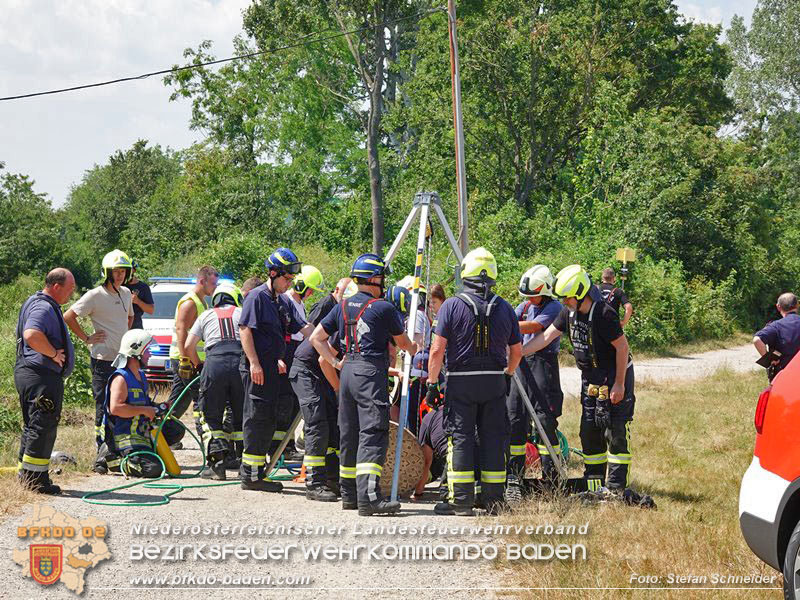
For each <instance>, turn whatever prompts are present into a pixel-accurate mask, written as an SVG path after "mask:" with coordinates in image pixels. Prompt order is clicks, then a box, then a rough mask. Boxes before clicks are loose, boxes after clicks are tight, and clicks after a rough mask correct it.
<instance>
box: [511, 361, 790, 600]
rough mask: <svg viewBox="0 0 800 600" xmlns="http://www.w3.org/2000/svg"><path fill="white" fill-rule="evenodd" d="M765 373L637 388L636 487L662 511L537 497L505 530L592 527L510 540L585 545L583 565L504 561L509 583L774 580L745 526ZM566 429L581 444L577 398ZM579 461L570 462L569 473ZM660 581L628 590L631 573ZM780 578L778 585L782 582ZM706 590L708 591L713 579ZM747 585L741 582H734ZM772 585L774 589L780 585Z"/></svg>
mask: <svg viewBox="0 0 800 600" xmlns="http://www.w3.org/2000/svg"><path fill="white" fill-rule="evenodd" d="M765 385H766V380H765V378H764V376H763V374H761V373H759V374H732V373H730V372H727V371H719V372H718V373H717V374H715V375H714V376H712V377H710V378H707V379H704V380H700V381H698V382H694V383H691V384H679V383H676V382H659V383H648V384H647V385H646V386H643V388H642V389H637V405H636V415H635V418H634V421H633V424H632V440H633V443H632V449H633V453H634V459H633V460H634V462H633V470H632V475H633V486H634V487H635V488H636V489H637V490H639V491H642V492H646V493H648V494H651V495H652V496H653V498H654V499H655V501H656V502H657V504H658V510H656V511H651V510H643V509H638V508H631V507H625V506H621V505H608V504H603V505H594V506H585V505H581V504H580V503H579V502H577V501H576V500H574V499H562V500H560V501H555V502H545V501H536V500H530V501H528V502H526V503H525V504H524V505H523V507H522V508H521V509H520V510H517V511H515V512H514V513H509V514H507V515H505V516H504V517H502V518H501V519H502V522H503V523H506V524H516V525H527V524H534V525H536V524H546V523H553V524H557V523H563V524H575V525H580V524H583V523H586V522H588V523H589V534H588V535H587V536H574V537H571V538H570V537H563V536H550V537H549V538H548V537H547V536H525V535H522V536H511V537H509V538H508V539H506V541H507V542H509V543H553V544H556V543H565V542H566V543H576V542H577V543H584V545H585V546H586V548H587V551H588V558H587V561H586V562H585V563H583V562H582V561H578V562H572V561H552V562H541V563H538V562H536V561H525V560H522V561H513V562H504V563H500V565H499V566H500V567H501V568H503V569H504V570H505V573H506V575H505V577H504V584H505V585H506V586H509V587H511V586H520V587H537V588H586V587H598V588H629V587H637V585H638V587H670V586H668V584H667V582H666V578H667V576H668V575H669V574H671V573H673V574H680V575H707V576H709V578H710V577H711V575H712V574H715V573H717V574H724V575H742V576H744V575H753V574H763V575H767V576H769V575H777V573H776V572H775V571H774V570H772V569H771V568H770V567H768V566H766V565H765V564H763V563H762V562H761V561H760V560H758V559H757V558H756V557H755V556H754V555H753V554H752V552H751V551H750V550H749V548H748V547H747V545H746V544H745V542H744V539H743V538H742V535H741V532H740V531H739V524H738V492H739V482H740V480H741V477H742V475H743V473H744V471H745V469H746V468H747V466H748V464H749V463H750V460H751V458H752V449H753V443H754V439H755V431H754V428H753V424H752V423H753V413H754V411H755V404H756V400H757V397H758V394H759V392H760V391H761V390H762V389H763V388H764V387H765ZM564 413H565V416H564V417H562V419H561V429H562V430H563V431H564V433H565V434H566V435H567V438H568V439H569V441H570V444H571V445H572V446H579V445H580V440H579V438H578V418H579V413H580V411H579V408H578V406H577V403H576V401H574V400H573V401H572V402H571V403H570V402H569V401H567V404H566V405H565V407H564ZM581 472H582V465H581V464H580V462H579V461H577V460H574V459H573V460H572V461H571V472H570V476H573V477H575V476H580V475H581ZM635 573H638V574H642V575H655V576H658V577H660V582H659V583H655V584H636V583H634V584H631V582H630V578H631V576H632V575H633V574H635ZM781 581H782V580H781V578H780V577H778V578H777V579H776V580H775V584H774V585H780V584H781ZM707 585H708V586H710V585H711V583H710V579H709V583H708V584H707ZM734 587H743V586H734ZM773 587H774V586H773ZM779 594H780V592H778V591H774V590H773V591H768V590H761V591H754V590H746V591H733V590H727V591H725V590H712V591H699V590H698V591H694V592H693V591H692V590H688V591H687V590H678V589H665V590H663V591H652V590H651V591H644V590H638V591H632V590H609V589H601V590H591V591H589V590H583V591H579V590H575V589H572V590H565V589H562V590H548V591H546V592H544V591H536V592H534V591H531V592H524V593H523V595H522V596H520V595H519V593H518V592H514V594H513V595H514V597H526V598H539V597H541V598H548V599H553V600H557V599H562V598H563V599H566V598H569V599H572V598H592V599H596V598H597V599H603V598H615V599H616V598H634V597H635V598H642V597H655V598H659V599H662V598H681V599H686V598H696V597H702V598H719V597H725V598H738V597H741V598H752V597H759V598H761V597H779Z"/></svg>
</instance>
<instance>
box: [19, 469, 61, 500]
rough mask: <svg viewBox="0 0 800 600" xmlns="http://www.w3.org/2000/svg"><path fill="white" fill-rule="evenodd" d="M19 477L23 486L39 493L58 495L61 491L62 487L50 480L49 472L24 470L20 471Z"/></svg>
mask: <svg viewBox="0 0 800 600" xmlns="http://www.w3.org/2000/svg"><path fill="white" fill-rule="evenodd" d="M17 478H18V479H19V482H20V484H22V486H23V487H25V488H27V489H29V490H30V491H32V492H36V493H37V494H47V495H49V496H57V495H58V494H60V493H61V488H60V487H58V486H57V485H56V484H55V483H53V482H52V481H50V477H49V476H48V475H47V473H31V472H30V471H24V470H23V471H20V473H19V475H17Z"/></svg>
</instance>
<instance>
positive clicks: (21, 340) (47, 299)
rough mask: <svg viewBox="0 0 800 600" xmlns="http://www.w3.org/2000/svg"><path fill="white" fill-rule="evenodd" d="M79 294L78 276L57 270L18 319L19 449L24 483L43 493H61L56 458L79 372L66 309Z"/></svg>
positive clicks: (20, 474)
mask: <svg viewBox="0 0 800 600" xmlns="http://www.w3.org/2000/svg"><path fill="white" fill-rule="evenodd" d="M74 289H75V277H73V275H72V273H70V272H69V271H68V270H67V269H64V268H61V267H59V268H56V269H53V270H52V271H50V272H49V273H48V274H47V276H46V277H45V280H44V289H43V290H42V291H41V292H36V293H35V294H34V295H33V296H31V297H30V298H28V299H27V300H26V301H25V303H24V304H23V305H22V308H21V309H20V311H19V317H18V319H17V331H16V333H17V359H16V363H15V365H14V384H15V386H16V388H17V393H18V394H19V404H20V409H21V412H22V419H23V427H22V436H21V437H20V444H19V446H20V447H19V465H18V467H19V479H20V482H21V483H22V484H23V485H24V486H25V487H27V488H29V489H31V490H33V491H35V492H39V493H41V494H53V495H55V494H60V493H61V488H60V487H58V486H57V485H55V484H54V483H53V482H52V481H50V475H49V473H48V469H49V466H50V454H51V453H52V451H53V445H54V444H55V442H56V434H57V430H58V422H59V420H60V419H61V406H62V403H63V401H64V379H66V378H67V377H69V376H70V374H71V373H72V369H73V368H74V367H75V349H74V348H73V347H72V341H71V340H70V337H69V332H68V330H67V325H66V323H65V322H64V318H63V317H62V315H61V305H62V304H64V303H65V302H67V301H68V300H69V298H70V296H71V295H72V291H73V290H74Z"/></svg>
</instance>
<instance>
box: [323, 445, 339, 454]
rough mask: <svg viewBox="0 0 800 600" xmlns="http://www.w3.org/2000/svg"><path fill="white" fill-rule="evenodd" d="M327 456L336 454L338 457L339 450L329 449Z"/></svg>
mask: <svg viewBox="0 0 800 600" xmlns="http://www.w3.org/2000/svg"><path fill="white" fill-rule="evenodd" d="M326 454H335V455H336V456H339V449H338V448H330V447H329V448H328V450H327V452H326Z"/></svg>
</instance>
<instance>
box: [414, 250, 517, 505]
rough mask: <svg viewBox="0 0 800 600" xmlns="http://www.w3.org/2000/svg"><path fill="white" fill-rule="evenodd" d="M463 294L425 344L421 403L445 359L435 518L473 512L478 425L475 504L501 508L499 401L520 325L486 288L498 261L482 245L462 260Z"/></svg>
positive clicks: (434, 395)
mask: <svg viewBox="0 0 800 600" xmlns="http://www.w3.org/2000/svg"><path fill="white" fill-rule="evenodd" d="M461 279H462V281H463V282H464V291H463V292H462V293H460V294H457V295H456V296H453V297H451V298H448V299H447V300H445V301H444V304H442V308H441V309H440V310H439V315H438V324H437V325H436V331H435V334H436V337H435V338H434V341H433V345H432V346H431V353H430V359H429V367H428V384H427V390H428V391H427V396H426V401H427V402H428V404H429V405H436V404H438V402H439V398H440V394H441V391H440V389H439V382H438V379H439V372H440V371H441V368H442V362H443V359H444V358H445V355H446V359H447V360H446V362H447V381H446V384H447V387H446V389H445V395H444V409H443V410H444V422H445V428H446V431H447V434H448V451H447V484H448V489H449V498H448V501H447V502H440V503H439V504H437V505H436V506H435V507H434V511H435V512H436V514H441V515H453V514H456V515H462V516H469V515H472V514H473V510H472V509H473V505H474V501H475V497H474V496H475V472H474V469H475V444H476V440H475V431H476V427H477V434H478V442H479V444H478V445H479V456H480V478H481V482H480V483H481V496H482V504H483V506H484V508H486V510H487V512H488V513H489V514H497V512H498V511H499V510H500V508H501V507H502V506H503V488H504V486H505V482H506V465H505V452H506V445H507V443H508V432H509V424H508V415H507V413H506V409H505V398H506V395H507V394H508V391H509V389H510V383H511V376H512V375H513V373H514V371H515V369H516V368H517V365H519V361H520V358H521V351H520V349H521V338H520V332H519V324H518V322H517V318H516V315H515V314H514V309H513V308H511V305H510V304H509V303H508V302H506V301H505V300H503V299H502V298H500V297H499V296H497V295H495V294H494V293H493V292H492V291H491V289H492V287H493V286H494V285H495V280H496V279H497V262H496V261H495V259H494V256H492V254H491V253H490V252H489V251H488V250H486V249H485V248H476V249H475V250H473V251H471V252H469V253H468V254H467V255H466V256H465V257H464V260H463V261H462V262H461Z"/></svg>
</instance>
